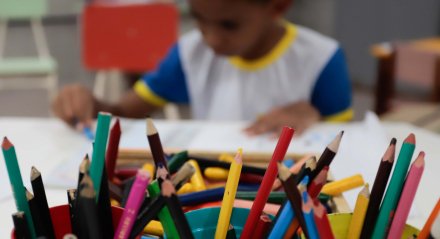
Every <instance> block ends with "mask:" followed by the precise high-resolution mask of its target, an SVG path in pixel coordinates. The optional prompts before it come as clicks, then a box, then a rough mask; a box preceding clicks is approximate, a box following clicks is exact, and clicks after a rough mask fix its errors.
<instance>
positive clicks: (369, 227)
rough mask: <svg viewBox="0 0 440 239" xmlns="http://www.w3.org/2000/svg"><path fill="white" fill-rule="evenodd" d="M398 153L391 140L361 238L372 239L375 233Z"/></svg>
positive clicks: (394, 143)
mask: <svg viewBox="0 0 440 239" xmlns="http://www.w3.org/2000/svg"><path fill="white" fill-rule="evenodd" d="M395 151H396V139H395V138H393V139H391V142H390V145H389V146H388V148H387V150H386V151H385V153H384V155H383V157H382V160H381V161H380V164H379V169H378V170H377V173H376V178H375V179H374V184H373V188H372V189H371V195H370V202H369V203H368V208H367V212H366V214H365V219H364V225H363V227H362V233H361V236H360V238H362V239H370V238H371V234H372V233H373V229H374V225H375V223H376V219H377V215H378V212H379V207H380V203H381V201H382V198H383V195H384V192H385V188H386V186H387V183H388V179H389V177H390V173H391V169H392V167H393V163H394V154H395Z"/></svg>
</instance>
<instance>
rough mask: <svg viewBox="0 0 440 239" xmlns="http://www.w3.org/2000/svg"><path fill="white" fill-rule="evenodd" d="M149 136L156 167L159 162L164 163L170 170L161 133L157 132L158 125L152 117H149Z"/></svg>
mask: <svg viewBox="0 0 440 239" xmlns="http://www.w3.org/2000/svg"><path fill="white" fill-rule="evenodd" d="M147 138H148V143H149V145H150V149H151V154H152V156H153V160H154V164H155V165H156V168H157V167H158V165H159V164H162V165H163V166H164V167H165V169H166V170H167V171H168V166H167V161H166V160H165V154H164V152H163V148H162V143H161V141H160V137H159V133H158V132H157V129H156V126H154V123H153V120H152V119H151V118H147Z"/></svg>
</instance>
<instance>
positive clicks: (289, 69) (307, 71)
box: [53, 0, 353, 135]
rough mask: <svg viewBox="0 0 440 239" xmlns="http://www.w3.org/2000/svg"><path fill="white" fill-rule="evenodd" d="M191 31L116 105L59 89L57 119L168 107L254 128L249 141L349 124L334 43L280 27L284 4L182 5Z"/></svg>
mask: <svg viewBox="0 0 440 239" xmlns="http://www.w3.org/2000/svg"><path fill="white" fill-rule="evenodd" d="M188 4H189V6H190V9H191V13H192V15H193V16H194V18H195V20H196V22H197V26H198V29H197V30H193V31H191V32H189V33H187V34H185V35H184V36H183V37H181V39H180V40H179V41H178V43H177V44H176V45H175V46H173V47H172V49H171V50H170V52H169V54H168V56H167V57H166V58H165V59H164V60H163V62H162V63H161V65H160V67H159V68H158V69H157V70H156V71H155V72H152V73H149V74H146V75H144V76H143V77H142V79H141V80H139V81H138V82H137V83H136V84H135V86H134V88H133V89H132V90H130V91H129V92H128V93H127V94H126V95H125V96H124V97H123V98H122V99H121V100H120V101H119V102H118V103H116V104H108V103H105V102H103V101H99V100H97V99H95V98H94V97H93V96H92V94H91V92H90V91H89V90H87V89H86V88H85V87H82V86H79V85H74V86H68V87H66V88H64V89H63V90H61V92H60V94H59V95H58V97H57V98H56V99H55V101H54V102H53V110H54V112H55V114H56V115H57V116H59V117H60V118H61V119H63V120H64V121H66V122H67V123H69V124H71V125H73V124H75V123H76V122H78V120H79V122H81V123H82V124H90V122H91V120H92V118H93V117H96V114H97V112H98V111H107V112H111V113H113V114H115V115H119V116H123V117H138V118H140V117H145V116H146V115H148V114H149V113H151V112H152V111H154V110H156V109H159V108H161V107H162V106H164V105H165V104H166V103H167V102H175V103H188V104H191V109H192V115H193V118H195V119H204V120H248V121H253V123H252V124H251V125H249V127H248V128H246V129H245V131H246V132H247V133H248V134H250V135H254V134H261V133H268V132H273V133H277V132H279V130H280V129H281V127H282V126H284V125H289V126H292V127H294V128H296V130H297V132H301V131H302V130H304V129H305V128H307V127H308V126H310V125H311V124H313V123H315V122H317V121H319V120H320V119H324V120H333V121H346V120H350V119H351V118H352V115H353V112H352V110H351V89H350V82H349V77H348V73H347V68H346V63H345V60H344V56H343V53H342V51H341V49H340V48H339V46H338V44H337V42H335V41H334V40H332V39H329V38H327V37H324V36H322V35H320V34H318V33H316V32H313V31H311V30H309V29H306V28H303V27H300V26H296V25H293V24H291V23H288V22H285V21H283V20H282V15H283V14H284V12H285V11H286V10H287V9H288V7H289V5H290V4H291V0H209V1H208V0H188Z"/></svg>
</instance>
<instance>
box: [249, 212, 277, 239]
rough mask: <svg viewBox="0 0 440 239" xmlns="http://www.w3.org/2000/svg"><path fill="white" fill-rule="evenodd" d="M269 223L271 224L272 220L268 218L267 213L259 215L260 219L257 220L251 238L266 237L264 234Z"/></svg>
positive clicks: (259, 238)
mask: <svg viewBox="0 0 440 239" xmlns="http://www.w3.org/2000/svg"><path fill="white" fill-rule="evenodd" d="M271 224H272V220H271V219H270V217H269V216H268V215H267V214H265V213H263V214H262V215H261V216H260V220H258V223H257V227H256V228H255V231H254V234H253V235H252V238H253V239H262V238H266V234H267V232H268V231H269V228H270V226H271Z"/></svg>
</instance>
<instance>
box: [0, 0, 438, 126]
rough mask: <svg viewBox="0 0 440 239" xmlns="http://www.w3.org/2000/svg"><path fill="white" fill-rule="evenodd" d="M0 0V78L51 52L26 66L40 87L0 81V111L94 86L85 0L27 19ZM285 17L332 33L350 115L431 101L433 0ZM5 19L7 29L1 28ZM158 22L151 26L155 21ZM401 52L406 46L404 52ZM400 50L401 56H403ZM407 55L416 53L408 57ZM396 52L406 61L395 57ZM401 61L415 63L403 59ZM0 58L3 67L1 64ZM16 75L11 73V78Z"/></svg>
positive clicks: (335, 2)
mask: <svg viewBox="0 0 440 239" xmlns="http://www.w3.org/2000/svg"><path fill="white" fill-rule="evenodd" d="M36 1H37V0H36ZM7 2H10V0H9V1H8V0H0V19H1V20H2V22H3V23H2V25H0V27H3V31H2V30H0V43H3V45H4V47H3V52H2V54H1V56H2V57H3V59H2V60H0V79H1V78H8V79H7V80H6V81H11V80H12V79H9V78H11V77H10V76H11V75H13V73H14V72H13V71H14V69H15V70H16V71H17V69H20V67H24V68H26V67H27V68H32V67H30V66H29V65H28V66H25V65H26V63H25V62H24V63H23V62H12V63H11V62H6V63H5V59H8V58H14V59H15V58H17V57H21V58H23V57H28V56H29V55H31V56H34V57H35V56H38V57H39V59H40V60H41V59H42V58H44V57H45V56H51V59H50V60H49V61H46V62H40V63H41V66H40V68H39V69H26V70H28V71H31V70H34V71H36V72H37V75H44V74H46V73H47V75H49V76H48V77H49V80H47V79H46V80H47V82H46V83H42V84H43V85H44V86H45V87H42V89H37V87H35V88H30V89H19V88H20V87H7V86H6V85H3V83H1V84H0V89H1V90H0V115H1V116H39V117H40V116H42V117H48V116H50V111H49V106H50V102H49V97H48V94H50V93H51V92H52V94H53V92H54V88H61V87H62V86H64V85H66V84H70V83H74V82H79V83H81V84H85V85H87V86H88V87H90V88H93V87H94V86H95V80H96V74H97V72H98V70H97V67H91V66H87V64H86V62H85V60H84V55H83V52H84V47H85V45H84V44H85V43H84V38H85V37H84V27H83V26H84V24H86V23H85V22H84V13H85V9H86V8H87V6H88V5H87V3H85V2H81V1H78V0H77V1H72V0H48V1H47V2H46V3H47V11H46V10H41V11H40V13H38V14H36V15H35V16H32V14H34V13H32V14H31V16H19V17H11V16H9V17H5V15H6V16H8V13H5V7H4V5H3V6H2V4H6V3H7ZM16 2H23V1H16ZM43 2H45V1H43ZM122 2H124V1H122ZM138 2H143V1H138ZM171 4H175V6H176V7H177V10H178V21H177V30H178V34H181V33H184V32H186V31H188V30H190V29H192V28H193V27H194V24H193V21H192V20H191V18H190V16H189V14H188V11H187V8H186V6H185V2H184V1H179V2H177V3H171ZM36 8H38V6H36ZM1 9H3V10H1ZM33 10H35V9H33ZM2 14H3V16H2ZM35 18H39V19H41V25H42V32H39V33H38V30H33V28H31V26H33V25H32V24H34V23H32V22H33V21H32V20H34V19H35ZM286 18H287V19H288V20H290V21H292V22H294V23H296V24H299V25H304V26H307V27H309V28H312V29H314V30H316V31H318V32H321V33H323V34H325V35H328V36H330V37H333V38H335V39H336V40H338V41H339V42H340V43H341V45H342V48H343V49H344V50H345V53H346V57H347V61H348V65H349V70H350V75H351V79H352V85H353V91H354V110H355V119H361V118H363V115H364V112H365V111H367V110H373V111H376V112H379V113H383V112H388V111H389V110H390V109H391V108H392V107H393V104H391V103H387V100H388V98H393V99H394V98H402V99H404V100H411V101H413V100H416V101H422V102H436V101H437V98H436V93H435V92H434V91H435V89H437V88H436V87H439V89H440V83H439V84H437V83H436V82H437V80H436V79H437V78H438V76H439V75H440V73H438V72H437V68H438V67H437V65H438V64H437V53H438V52H440V50H439V49H440V47H439V46H440V44H438V45H437V42H436V41H435V37H436V36H438V35H439V32H440V1H438V0H424V1H413V0H400V1H392V0H391V1H383V0H369V1H360V0H295V1H294V3H293V5H292V7H291V9H290V10H289V12H288V14H287V15H286ZM6 19H7V31H5V30H4V28H5V26H6V24H4V23H5V20H6ZM29 19H30V20H31V21H30V22H31V23H30V22H29V21H28V20H29ZM160 21H161V20H158V22H155V24H156V25H157V24H159V25H160V24H162V23H161V22H160ZM98 29H99V28H98ZM35 33H36V35H37V38H39V37H38V35H39V34H40V38H43V39H40V40H41V41H46V42H47V49H44V48H45V46H44V44H40V43H38V41H37V47H36V44H35V42H34V37H33V36H34V34H35ZM41 33H44V34H43V35H44V36H45V37H44V36H43V37H41ZM44 38H45V39H44ZM424 39H428V40H431V41H428V43H426V44H424V46H427V48H428V50H427V51H423V54H421V53H420V54H421V55H420V54H419V53H418V52H415V53H414V52H411V50H414V46H413V45H414V44H412V45H411V44H410V43H413V41H416V40H424ZM433 39H434V40H433ZM2 40H3V41H2ZM104 41H105V40H104ZM39 44H40V46H38V45H39ZM408 45H409V46H410V47H409V48H408ZM400 46H402V49H403V50H402V51H403V52H404V53H402V55H399V54H398V53H397V54H396V52H397V50H396V49H400V48H399V47H400ZM0 47H1V45H0ZM38 48H40V49H38ZM422 48H423V47H422ZM408 49H410V51H409V53H408ZM431 49H434V50H432V51H431ZM405 50H407V51H406V53H408V54H409V55H405ZM0 52H1V50H0ZM411 54H413V55H411ZM414 54H416V56H417V57H418V58H417V57H414ZM417 54H418V55H417ZM400 56H402V57H403V58H405V57H407V58H405V59H406V60H405V59H403V60H401V59H400V58H399V57H400ZM408 56H409V57H408ZM397 59H399V60H397ZM408 59H409V60H411V59H413V60H414V59H418V60H416V62H413V63H411V62H409V61H408ZM21 60H23V59H21ZM397 62H398V63H399V64H403V65H405V64H406V66H405V68H404V69H409V68H408V67H414V69H411V70H410V72H409V73H408V72H402V71H401V70H399V67H401V66H398V64H397ZM421 62H423V65H422V66H417V63H421ZM2 63H4V64H5V65H4V66H2V65H1V64H2ZM28 64H29V63H28ZM408 64H409V65H408ZM431 65H432V66H431ZM14 67H15V68H14ZM420 67H425V68H423V69H421V68H420ZM103 70H105V71H106V72H107V73H105V74H104V75H105V76H106V78H116V81H117V80H118V79H119V80H121V79H122V81H123V82H124V84H125V83H126V82H129V81H127V80H124V79H125V78H136V75H137V74H128V75H127V74H125V73H121V71H117V69H116V70H115V69H109V68H106V69H103ZM2 71H3V73H5V72H6V73H5V74H3V75H6V76H5V77H4V76H2ZM39 71H40V72H39ZM108 72H110V74H108ZM122 72H125V71H122ZM417 72H419V73H417ZM431 72H432V73H431ZM439 72H440V71H439ZM405 74H406V75H405ZM407 75H408V76H407ZM20 77H21V76H16V77H15V76H14V78H20ZM44 77H46V76H44ZM50 77H51V78H50ZM98 78H99V77H98ZM404 78H408V80H405V79H404ZM419 78H422V79H419ZM56 79H58V80H57V81H56ZM384 79H385V80H384ZM113 80H114V79H113ZM2 81H3V79H2ZM390 82H391V83H390ZM438 82H440V80H439V81H438ZM24 84H27V83H24ZM390 84H392V85H391V86H390ZM15 88H17V89H15ZM381 89H382V91H385V92H386V93H385V96H383V95H382V96H379V94H384V93H383V92H382V93H380V91H381ZM392 89H395V90H394V91H393V90H392ZM393 92H394V93H393ZM114 94H115V95H116V93H114ZM49 96H50V95H49ZM377 97H382V99H380V101H381V102H382V103H384V105H385V106H384V105H382V106H378V105H377ZM397 104H398V103H397ZM378 107H379V109H378ZM380 107H382V109H380Z"/></svg>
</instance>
